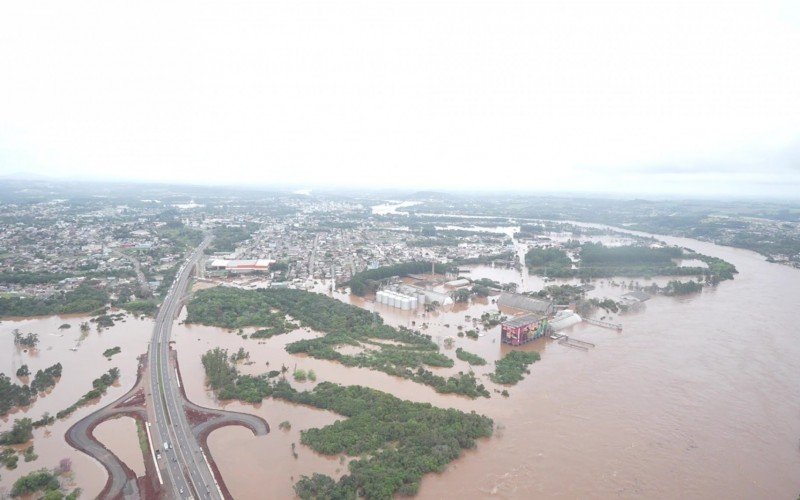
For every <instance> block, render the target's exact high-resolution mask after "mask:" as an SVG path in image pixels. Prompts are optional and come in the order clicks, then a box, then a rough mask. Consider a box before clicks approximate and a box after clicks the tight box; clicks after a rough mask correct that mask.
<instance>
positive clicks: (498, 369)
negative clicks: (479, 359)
mask: <svg viewBox="0 0 800 500" xmlns="http://www.w3.org/2000/svg"><path fill="white" fill-rule="evenodd" d="M539 359H540V357H539V353H538V352H536V351H531V352H526V351H511V352H509V353H508V354H506V355H505V356H504V357H503V359H501V360H500V361H495V362H494V365H495V369H494V373H491V374H489V378H490V379H492V382H495V383H498V384H516V383H517V382H519V381H520V380H522V379H523V374H524V373H526V372H527V371H528V366H529V365H531V364H533V363H535V362H536V361H539Z"/></svg>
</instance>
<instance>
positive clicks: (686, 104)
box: [0, 1, 800, 200]
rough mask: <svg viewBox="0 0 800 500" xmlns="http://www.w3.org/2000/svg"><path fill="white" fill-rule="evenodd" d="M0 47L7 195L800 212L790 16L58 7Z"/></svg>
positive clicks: (705, 9)
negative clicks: (278, 197) (701, 205)
mask: <svg viewBox="0 0 800 500" xmlns="http://www.w3.org/2000/svg"><path fill="white" fill-rule="evenodd" d="M0 33H1V34H0V40H2V41H3V42H4V43H1V44H0V67H2V68H3V69H4V78H3V79H2V80H0V109H2V110H3V112H2V113H0V178H2V177H3V176H8V175H10V174H15V173H17V172H25V173H26V174H27V175H30V176H45V177H48V178H57V179H59V178H60V179H72V180H92V181H100V182H107V181H115V182H117V181H122V182H129V181H133V182H146V183H149V182H153V183H166V184H185V185H201V186H202V185H205V186H208V185H224V186H227V187H259V188H261V187H264V188H268V187H275V186H285V187H308V188H312V189H320V188H326V189H336V188H353V189H362V188H381V187H388V188H390V189H397V190H410V191H413V190H439V191H447V192H502V191H512V192H515V193H531V194H576V193H577V194H583V195H590V196H615V195H619V196H643V197H651V198H652V197H669V198H674V197H691V198H707V199H719V198H723V199H730V198H750V199H752V198H770V199H775V198H777V199H787V200H788V199H797V198H798V197H800V91H798V90H797V88H796V82H798V81H800V66H798V65H797V64H796V61H798V60H800V6H798V5H797V4H796V3H793V2H781V1H773V2H742V3H735V4H718V3H714V2H690V3H684V2H665V1H660V2H648V3H646V4H642V3H639V2H620V1H617V2H576V1H571V2H558V3H550V2H535V3H517V2H505V1H503V2H491V3H489V2H485V1H465V2H461V3H459V4H458V5H457V8H456V6H454V4H452V3H450V2H441V1H440V2H436V1H434V2H425V3H409V2H403V3H397V2H380V3H375V2H343V3H336V4H330V3H316V2H305V1H301V2H294V3H291V4H252V3H238V2H237V3H233V4H230V3H228V4H226V5H224V6H221V5H216V4H211V3H202V2H201V3H194V2H193V3H181V2H179V3H176V4H169V5H164V4H137V5H127V4H117V3H103V4H91V5H65V4H61V3H58V2H44V3H41V4H35V5H34V4H6V5H3V6H1V7H0Z"/></svg>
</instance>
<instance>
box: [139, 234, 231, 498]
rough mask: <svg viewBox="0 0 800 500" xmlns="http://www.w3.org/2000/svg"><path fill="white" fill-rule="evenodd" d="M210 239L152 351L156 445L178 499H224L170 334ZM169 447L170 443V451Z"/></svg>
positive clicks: (176, 286) (172, 300) (150, 401)
mask: <svg viewBox="0 0 800 500" xmlns="http://www.w3.org/2000/svg"><path fill="white" fill-rule="evenodd" d="M209 242H210V237H207V238H206V239H205V240H203V242H202V243H201V244H200V246H198V247H197V248H196V249H195V250H194V251H193V252H192V254H191V255H190V256H189V258H188V259H187V260H186V263H185V264H184V265H183V266H182V267H181V268H180V270H179V271H178V274H177V276H176V278H175V282H174V283H173V284H172V287H171V288H170V289H169V292H168V294H167V296H166V297H165V298H164V302H163V303H162V304H161V308H160V309H159V311H158V315H157V316H156V320H155V327H154V329H153V338H152V339H151V340H150V350H149V352H148V356H149V362H148V372H149V373H148V377H149V380H148V381H147V384H148V388H149V390H148V391H147V411H148V416H149V418H148V420H149V421H150V422H153V425H152V426H151V428H150V430H151V432H152V433H153V440H154V442H153V446H154V447H155V448H156V449H158V450H160V454H161V458H160V459H159V460H158V462H159V463H158V467H159V469H160V470H161V473H162V476H163V480H164V484H165V487H166V489H167V491H169V492H171V493H172V494H171V495H170V496H171V497H174V498H203V499H221V498H223V495H222V492H221V491H220V489H219V487H218V485H217V483H216V480H215V479H214V475H213V473H212V472H211V469H210V468H209V466H208V463H207V462H206V459H205V457H204V455H203V453H202V451H201V449H200V445H199V443H198V442H197V439H196V438H195V436H194V434H193V433H192V430H191V425H189V422H188V421H187V419H186V414H185V412H184V409H183V399H182V398H181V393H180V389H179V388H178V382H177V375H176V373H175V369H174V368H173V367H171V366H170V363H169V336H170V332H171V330H172V323H173V320H174V319H175V317H176V316H177V315H178V312H179V311H180V309H181V307H182V304H183V298H184V295H185V293H186V289H187V286H188V283H189V276H190V274H191V271H192V269H193V267H194V264H195V263H196V262H197V261H198V260H199V259H200V258H202V256H203V250H204V249H205V248H206V246H208V243H209ZM164 443H169V447H168V449H165V446H164Z"/></svg>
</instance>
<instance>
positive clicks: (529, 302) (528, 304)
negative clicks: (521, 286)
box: [497, 293, 553, 314]
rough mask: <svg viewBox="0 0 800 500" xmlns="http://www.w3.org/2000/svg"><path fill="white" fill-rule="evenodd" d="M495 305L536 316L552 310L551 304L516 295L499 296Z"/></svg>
mask: <svg viewBox="0 0 800 500" xmlns="http://www.w3.org/2000/svg"><path fill="white" fill-rule="evenodd" d="M497 305H498V306H501V307H511V308H513V309H519V310H520V311H528V312H533V313H538V314H548V313H550V311H551V310H552V308H553V303H552V302H549V301H547V300H541V299H534V298H533V297H528V296H526V295H520V294H517V293H502V294H500V298H499V299H497Z"/></svg>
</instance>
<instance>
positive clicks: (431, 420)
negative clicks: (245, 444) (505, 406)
mask: <svg viewBox="0 0 800 500" xmlns="http://www.w3.org/2000/svg"><path fill="white" fill-rule="evenodd" d="M202 360H203V366H204V368H205V371H206V376H207V377H208V381H209V385H210V386H211V388H212V389H213V390H214V391H215V392H216V393H217V396H218V397H219V398H220V399H240V400H243V401H248V402H260V401H261V400H262V399H263V398H266V397H270V396H271V397H274V398H279V399H283V400H286V401H290V402H293V403H298V404H304V405H308V406H313V407H316V408H321V409H325V410H330V411H333V412H335V413H338V414H340V415H343V416H345V417H348V418H347V419H345V420H341V421H338V422H335V423H333V424H331V425H328V426H325V427H323V428H319V429H308V430H306V431H303V432H302V433H301V442H302V443H303V444H305V445H306V446H309V447H310V448H312V449H313V450H315V451H317V452H319V453H322V454H325V455H338V454H345V455H348V456H351V457H356V458H355V459H354V460H352V461H351V462H350V464H349V474H348V475H345V476H344V477H342V478H341V479H340V480H339V481H338V482H337V481H334V480H333V479H332V478H330V477H328V476H324V475H320V474H314V475H312V476H311V477H305V476H304V477H302V478H301V479H300V481H298V482H297V484H296V485H295V492H296V493H297V495H298V496H300V497H301V498H356V497H357V496H365V497H367V498H381V499H383V498H386V499H388V498H391V497H392V496H393V495H395V494H398V493H399V494H403V495H413V494H415V493H416V492H417V490H418V489H419V482H420V480H421V478H422V476H423V475H424V474H427V473H430V472H441V471H442V470H444V468H445V466H446V465H447V464H448V463H450V462H451V461H453V460H455V459H456V458H458V457H459V456H460V455H461V450H462V449H469V448H474V447H475V440H476V439H478V438H481V437H488V436H490V435H491V434H492V428H493V422H492V420H491V419H489V418H487V417H484V416H481V415H477V414H475V413H464V412H461V411H458V410H453V409H441V408H436V407H434V406H431V405H430V404H427V403H413V402H410V401H404V400H401V399H398V398H396V397H394V396H392V395H390V394H387V393H385V392H381V391H377V390H374V389H369V388H366V387H361V386H348V387H344V386H341V385H337V384H333V383H330V382H320V383H319V384H318V385H317V386H316V387H315V388H314V389H313V390H311V391H304V392H298V391H296V390H295V389H294V388H292V387H291V385H289V383H288V382H286V380H284V379H279V380H277V381H274V382H271V381H270V380H269V378H268V377H267V376H265V375H260V376H256V377H254V376H250V375H240V374H238V372H237V370H236V367H235V366H233V365H232V364H231V363H230V362H229V361H228V356H227V352H226V351H224V350H222V349H219V348H217V349H214V350H211V351H208V352H207V353H206V354H204V355H203V358H202Z"/></svg>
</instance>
